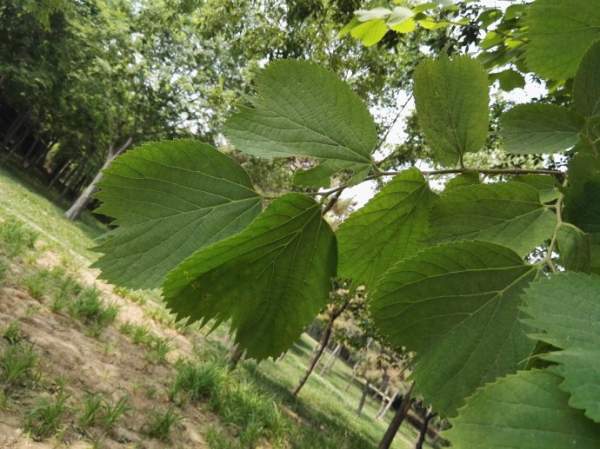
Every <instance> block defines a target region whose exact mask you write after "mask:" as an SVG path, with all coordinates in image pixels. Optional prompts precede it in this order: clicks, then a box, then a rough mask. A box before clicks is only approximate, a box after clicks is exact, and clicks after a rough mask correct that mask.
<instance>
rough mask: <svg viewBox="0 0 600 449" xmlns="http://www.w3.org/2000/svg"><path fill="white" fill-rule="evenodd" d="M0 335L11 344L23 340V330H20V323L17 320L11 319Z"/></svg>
mask: <svg viewBox="0 0 600 449" xmlns="http://www.w3.org/2000/svg"><path fill="white" fill-rule="evenodd" d="M2 337H3V338H4V339H5V340H6V341H8V343H10V344H11V345H16V344H17V343H19V342H20V341H21V340H23V338H24V337H23V332H22V331H21V323H19V322H18V321H16V320H15V321H11V323H10V324H9V325H8V327H7V328H6V330H5V331H4V334H3V335H2Z"/></svg>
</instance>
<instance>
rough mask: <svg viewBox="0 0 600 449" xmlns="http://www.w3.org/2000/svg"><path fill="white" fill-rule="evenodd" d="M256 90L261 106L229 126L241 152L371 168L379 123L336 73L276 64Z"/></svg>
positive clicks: (241, 114) (298, 63)
mask: <svg viewBox="0 0 600 449" xmlns="http://www.w3.org/2000/svg"><path fill="white" fill-rule="evenodd" d="M361 26H362V25H361ZM256 89H257V92H258V97H257V98H256V99H255V102H254V104H255V107H254V108H243V109H242V110H241V111H240V112H239V113H237V114H235V115H234V116H233V117H231V118H230V119H229V121H228V122H227V124H226V126H225V131H224V133H225V136H226V137H227V138H228V139H229V140H230V141H231V143H232V144H233V145H234V146H235V147H236V148H237V149H238V150H240V151H243V152H245V153H249V154H252V155H254V156H258V157H265V158H274V157H290V156H308V157H313V158H315V159H319V160H321V161H330V163H331V164H333V165H340V164H341V165H343V166H344V167H345V168H349V167H352V168H353V169H354V170H355V171H361V170H364V168H365V167H366V166H368V165H370V164H371V152H372V151H374V150H375V146H376V145H377V131H376V129H375V123H374V122H373V119H372V117H371V115H370V114H369V111H368V110H367V108H366V106H365V104H364V103H363V102H362V101H361V99H360V98H359V97H358V96H357V95H356V94H355V93H354V92H352V90H351V89H350V88H349V87H348V86H347V85H346V84H345V83H343V82H342V81H340V80H339V79H338V78H337V77H336V76H335V75H334V74H333V73H331V72H330V71H328V70H325V69H323V68H321V67H319V66H317V65H315V64H312V63H309V62H306V61H292V60H282V61H275V62H272V63H271V64H269V66H268V67H267V68H266V69H265V70H264V71H262V72H261V74H260V75H259V76H258V77H257V80H256Z"/></svg>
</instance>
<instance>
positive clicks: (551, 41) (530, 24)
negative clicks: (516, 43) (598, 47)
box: [525, 0, 600, 80]
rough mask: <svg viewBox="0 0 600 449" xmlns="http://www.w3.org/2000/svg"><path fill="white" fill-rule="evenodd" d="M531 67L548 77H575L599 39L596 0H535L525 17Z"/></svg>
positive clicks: (528, 60) (599, 13)
mask: <svg viewBox="0 0 600 449" xmlns="http://www.w3.org/2000/svg"><path fill="white" fill-rule="evenodd" d="M525 26H526V28H527V29H528V38H529V43H528V45H527V49H526V59H527V65H528V67H529V69H531V70H533V71H535V72H537V73H538V74H540V75H541V76H543V77H545V78H550V79H554V80H564V79H568V78H572V77H573V76H574V75H575V73H576V71H577V68H578V66H579V63H580V62H581V60H582V58H583V56H584V55H585V52H586V51H587V50H588V48H589V47H590V45H592V43H593V42H594V41H596V40H598V39H600V8H599V7H598V2H597V1H595V0H569V1H565V0H536V1H535V2H533V4H532V6H531V7H530V9H529V12H528V13H527V15H526V16H525Z"/></svg>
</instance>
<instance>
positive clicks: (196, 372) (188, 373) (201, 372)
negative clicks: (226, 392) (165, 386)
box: [169, 362, 223, 402]
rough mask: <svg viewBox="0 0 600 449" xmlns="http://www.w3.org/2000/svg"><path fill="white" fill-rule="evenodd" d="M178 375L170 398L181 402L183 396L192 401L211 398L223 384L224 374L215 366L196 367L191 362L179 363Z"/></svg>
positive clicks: (172, 386)
mask: <svg viewBox="0 0 600 449" xmlns="http://www.w3.org/2000/svg"><path fill="white" fill-rule="evenodd" d="M176 370H177V374H176V376H175V381H174V382H173V385H171V389H170V392H169V396H170V398H171V400H173V401H176V402H177V401H180V400H181V395H185V397H186V398H187V399H189V400H191V401H199V400H202V399H208V398H210V397H211V396H212V395H213V394H214V392H215V391H216V390H217V388H218V387H219V385H220V384H221V383H222V381H223V380H222V379H221V377H222V376H223V372H222V371H221V370H220V369H219V367H217V366H216V365H215V364H212V363H209V364H205V365H194V364H192V363H190V362H178V363H177V365H176Z"/></svg>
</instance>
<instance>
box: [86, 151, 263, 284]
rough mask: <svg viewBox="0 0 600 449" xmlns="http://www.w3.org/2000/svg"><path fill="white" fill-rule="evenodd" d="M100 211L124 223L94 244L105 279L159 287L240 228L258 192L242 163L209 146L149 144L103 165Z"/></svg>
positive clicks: (255, 207)
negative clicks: (189, 260) (169, 275)
mask: <svg viewBox="0 0 600 449" xmlns="http://www.w3.org/2000/svg"><path fill="white" fill-rule="evenodd" d="M99 188H100V192H99V193H98V194H97V198H99V199H100V200H101V201H102V205H101V206H100V208H98V209H97V212H99V213H101V214H104V215H107V216H110V217H113V218H115V223H116V224H118V225H119V227H118V228H117V229H116V230H113V231H111V232H110V233H109V234H108V238H107V239H106V240H105V241H103V242H102V243H101V244H100V245H99V246H98V247H97V248H95V250H96V251H99V252H102V253H104V255H103V256H102V257H100V259H99V260H98V261H97V262H96V263H95V264H94V267H96V268H100V270H102V275H101V276H102V278H104V279H106V280H108V281H110V282H112V283H115V284H119V285H124V286H127V287H131V288H154V287H158V286H160V284H161V283H162V282H163V278H164V276H165V274H166V273H167V272H168V271H170V270H171V269H173V268H174V267H175V266H176V265H178V264H179V263H180V262H181V261H182V260H183V259H185V258H186V257H188V256H189V255H190V254H192V253H193V252H194V251H196V250H197V249H199V248H201V247H203V246H206V245H208V244H211V243H213V242H216V241H218V240H221V239H223V238H225V237H229V236H230V235H232V234H235V233H236V232H238V231H240V230H241V229H243V228H244V227H246V225H247V224H248V223H250V221H252V219H254V217H256V216H257V215H258V214H259V213H260V209H261V199H260V197H259V195H258V194H257V193H256V192H255V191H254V190H253V189H252V184H251V183H250V179H249V178H248V175H247V174H246V172H244V170H243V169H242V168H241V167H240V166H239V165H238V164H237V163H236V162H235V161H234V160H233V159H231V158H229V157H228V156H226V155H224V154H222V153H220V152H218V151H217V150H215V149H214V148H213V147H211V146H210V145H207V144H204V143H201V142H198V141H193V140H178V141H172V142H166V141H165V142H158V143H156V142H155V143H148V144H146V145H142V146H141V147H139V148H136V149H134V150H130V151H128V152H126V153H125V154H123V155H122V156H119V157H118V158H117V159H115V161H114V162H113V163H112V165H111V166H110V168H108V169H107V170H105V171H104V176H103V179H102V181H101V182H100V184H99Z"/></svg>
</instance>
